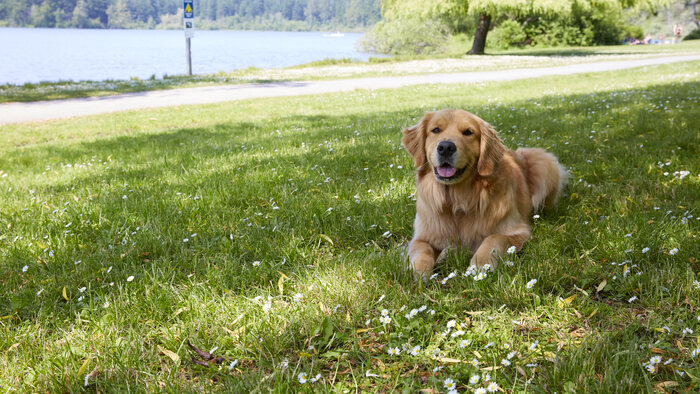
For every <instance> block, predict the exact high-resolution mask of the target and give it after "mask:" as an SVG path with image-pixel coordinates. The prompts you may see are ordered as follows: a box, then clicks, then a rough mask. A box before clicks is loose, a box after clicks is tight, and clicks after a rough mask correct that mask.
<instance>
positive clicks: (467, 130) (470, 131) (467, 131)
mask: <svg viewBox="0 0 700 394" xmlns="http://www.w3.org/2000/svg"><path fill="white" fill-rule="evenodd" d="M462 134H464V135H472V134H474V132H473V131H472V130H471V129H466V130H464V131H463V132H462Z"/></svg>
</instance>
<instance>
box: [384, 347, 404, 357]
mask: <svg viewBox="0 0 700 394" xmlns="http://www.w3.org/2000/svg"><path fill="white" fill-rule="evenodd" d="M387 353H388V354H389V355H390V356H398V355H399V354H401V350H399V348H398V347H390V348H389V350H387Z"/></svg>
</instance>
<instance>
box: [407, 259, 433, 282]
mask: <svg viewBox="0 0 700 394" xmlns="http://www.w3.org/2000/svg"><path fill="white" fill-rule="evenodd" d="M434 266H435V260H434V259H433V258H431V257H429V256H420V257H419V258H417V259H415V260H412V261H411V266H410V268H411V270H412V271H413V278H414V279H416V280H419V279H420V280H423V281H427V280H428V278H429V277H430V274H431V273H432V272H433V267H434Z"/></svg>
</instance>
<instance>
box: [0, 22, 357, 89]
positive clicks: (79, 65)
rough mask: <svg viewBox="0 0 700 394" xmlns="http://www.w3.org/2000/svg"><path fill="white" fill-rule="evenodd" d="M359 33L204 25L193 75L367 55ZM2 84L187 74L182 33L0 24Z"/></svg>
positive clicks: (194, 49)
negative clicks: (229, 28)
mask: <svg viewBox="0 0 700 394" xmlns="http://www.w3.org/2000/svg"><path fill="white" fill-rule="evenodd" d="M361 37H362V34H359V33H345V34H344V35H342V37H333V36H330V35H329V34H324V33H319V32H261V31H222V30H218V31H213V30H209V31H207V30H202V31H197V32H196V33H195V36H194V38H192V72H193V73H194V74H208V73H215V72H219V71H232V70H236V69H241V68H247V67H258V68H273V67H286V66H293V65H297V64H303V63H308V62H311V61H315V60H323V59H338V58H351V59H359V60H366V59H368V58H369V56H370V54H367V53H361V52H357V51H356V50H355V43H356V42H357V41H358V40H359V39H360V38H361ZM0 43H2V44H1V45H2V60H0V84H4V83H13V84H22V83H25V82H41V81H58V80H74V81H79V80H105V79H128V78H130V77H139V78H142V79H143V78H148V77H150V76H151V75H155V76H156V77H161V76H162V75H163V74H168V75H176V74H185V73H186V72H187V64H186V56H185V36H184V33H183V32H182V30H94V29H17V28H0Z"/></svg>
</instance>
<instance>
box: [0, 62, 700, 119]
mask: <svg viewBox="0 0 700 394" xmlns="http://www.w3.org/2000/svg"><path fill="white" fill-rule="evenodd" d="M694 60H700V55H688V56H667V57H658V58H649V59H638V60H619V61H605V62H596V63H581V64H573V65H568V66H557V67H541V68H518V69H511V70H499V71H479V72H462V73H444V74H424V75H408V76H398V77H372V78H352V79H339V80H323V81H297V82H273V83H261V84H239V85H217V86H207V87H197V88H183V89H172V90H154V91H148V92H141V93H128V94H121V95H116V96H105V97H96V98H81V99H68V100H55V101H37V102H30V103H9V104H0V124H8V123H18V122H30V121H40V120H50V119H61V118H70V117H74V116H84V115H94V114H100V113H107V112H118V111H127V110H135V109H143V108H154V107H166V106H172V105H192V104H206V103H217V102H223V101H234V100H245V99H252V98H261V97H282V96H298V95H306V94H319V93H333V92H346V91H352V90H356V89H392V88H399V87H402V86H409V85H421V84H433V83H439V84H447V83H475V82H485V81H510V80H516V79H525V78H536V77H542V76H549V75H571V74H580V73H593V72H602V71H613V70H622V69H627V68H634V67H643V66H651V65H658V64H668V63H676V62H685V61H694Z"/></svg>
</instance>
